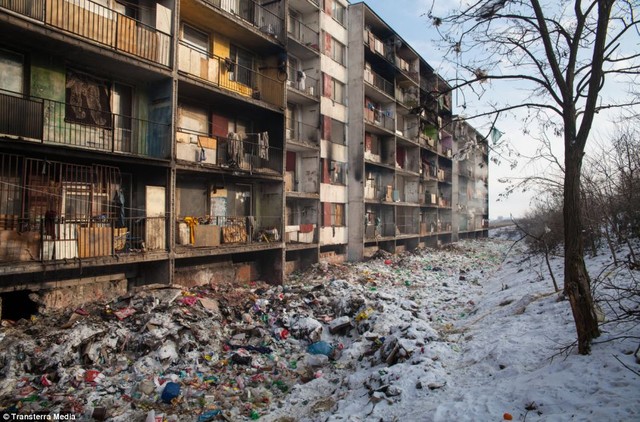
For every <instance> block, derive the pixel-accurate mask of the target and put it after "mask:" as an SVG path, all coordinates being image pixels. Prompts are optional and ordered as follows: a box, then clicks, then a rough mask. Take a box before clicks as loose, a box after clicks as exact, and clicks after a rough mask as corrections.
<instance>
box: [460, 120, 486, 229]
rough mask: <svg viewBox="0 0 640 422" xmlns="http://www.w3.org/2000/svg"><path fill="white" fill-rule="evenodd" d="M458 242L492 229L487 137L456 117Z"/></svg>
mask: <svg viewBox="0 0 640 422" xmlns="http://www.w3.org/2000/svg"><path fill="white" fill-rule="evenodd" d="M453 133H454V134H455V140H456V142H455V143H454V149H455V154H456V156H457V158H458V159H457V160H455V161H454V164H453V173H454V175H455V177H457V183H454V185H453V189H454V192H453V204H452V205H453V209H454V211H455V212H454V213H453V227H454V239H453V240H454V241H455V240H459V239H475V238H480V237H487V236H488V230H489V207H488V203H489V200H488V193H489V181H488V177H489V166H488V164H489V156H488V143H487V139H486V137H485V136H483V135H482V134H481V133H480V132H478V131H477V130H476V129H475V128H474V127H473V126H471V125H470V124H468V123H467V122H465V121H464V120H463V119H460V118H454V121H453Z"/></svg>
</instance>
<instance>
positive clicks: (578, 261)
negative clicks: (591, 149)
mask: <svg viewBox="0 0 640 422" xmlns="http://www.w3.org/2000/svg"><path fill="white" fill-rule="evenodd" d="M582 156H583V151H582V149H580V148H578V147H576V146H575V145H571V143H570V142H568V143H567V145H565V179H564V209H563V213H564V292H565V294H566V295H567V297H568V298H569V302H570V303H571V311H572V312H573V319H574V321H575V324H576V331H577V333H578V353H580V354H582V355H586V354H588V353H589V352H590V350H591V340H593V339H594V338H596V337H598V336H599V335H600V330H599V328H598V320H597V317H596V312H595V308H594V304H593V297H592V295H591V280H590V279H589V273H588V272H587V268H586V266H585V263H584V243H583V242H584V241H583V227H582V221H581V217H580V214H581V213H580V170H581V167H582Z"/></svg>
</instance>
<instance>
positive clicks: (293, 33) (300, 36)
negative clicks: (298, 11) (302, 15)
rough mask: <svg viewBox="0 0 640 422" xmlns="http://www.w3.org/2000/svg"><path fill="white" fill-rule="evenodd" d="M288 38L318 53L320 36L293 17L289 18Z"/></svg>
mask: <svg viewBox="0 0 640 422" xmlns="http://www.w3.org/2000/svg"><path fill="white" fill-rule="evenodd" d="M289 36H290V37H291V38H293V39H294V40H296V41H298V42H299V43H300V44H302V45H304V46H307V47H309V48H311V49H313V50H315V51H320V34H319V33H318V31H315V30H313V29H312V28H311V27H309V26H307V25H306V24H305V23H304V22H302V21H300V20H298V19H296V18H293V17H290V18H289Z"/></svg>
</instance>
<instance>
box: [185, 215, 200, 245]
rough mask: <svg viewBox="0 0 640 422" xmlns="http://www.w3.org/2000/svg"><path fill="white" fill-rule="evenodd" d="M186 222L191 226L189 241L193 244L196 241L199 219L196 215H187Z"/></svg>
mask: <svg viewBox="0 0 640 422" xmlns="http://www.w3.org/2000/svg"><path fill="white" fill-rule="evenodd" d="M184 222H185V223H186V224H187V226H188V227H189V243H191V244H192V245H193V244H194V243H196V226H197V225H198V220H197V219H196V218H195V217H185V218H184Z"/></svg>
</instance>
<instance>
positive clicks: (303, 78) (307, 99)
mask: <svg viewBox="0 0 640 422" xmlns="http://www.w3.org/2000/svg"><path fill="white" fill-rule="evenodd" d="M287 86H288V87H289V95H288V98H287V99H288V100H289V101H293V102H295V103H298V104H307V103H312V102H316V101H318V99H319V98H320V97H319V94H320V85H319V81H318V80H317V79H316V78H314V77H312V76H309V74H307V73H306V72H304V71H302V70H296V69H295V68H293V67H291V66H289V67H288V68H287Z"/></svg>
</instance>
